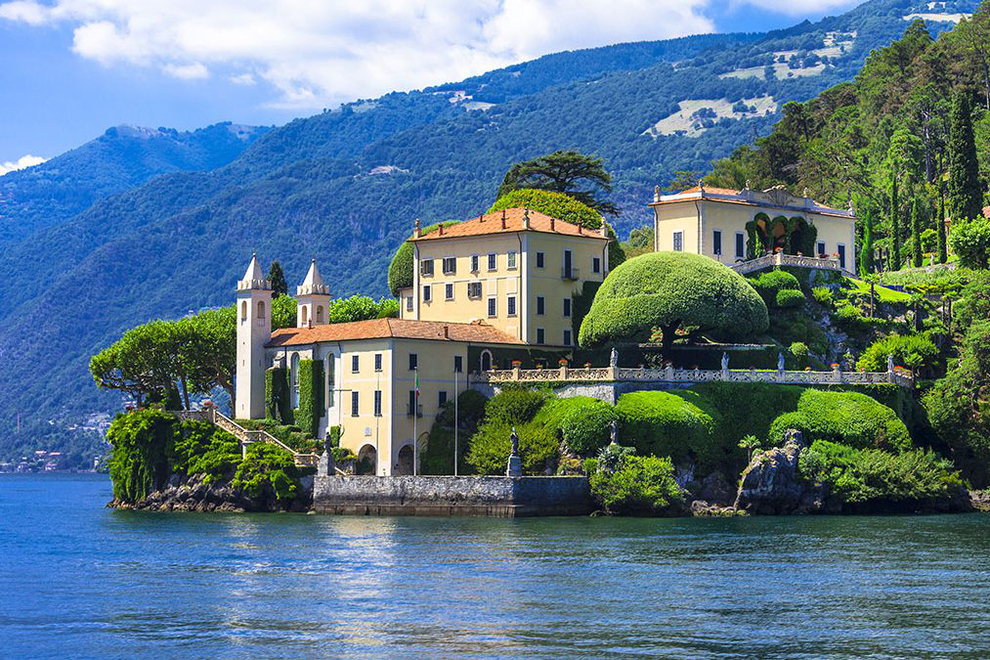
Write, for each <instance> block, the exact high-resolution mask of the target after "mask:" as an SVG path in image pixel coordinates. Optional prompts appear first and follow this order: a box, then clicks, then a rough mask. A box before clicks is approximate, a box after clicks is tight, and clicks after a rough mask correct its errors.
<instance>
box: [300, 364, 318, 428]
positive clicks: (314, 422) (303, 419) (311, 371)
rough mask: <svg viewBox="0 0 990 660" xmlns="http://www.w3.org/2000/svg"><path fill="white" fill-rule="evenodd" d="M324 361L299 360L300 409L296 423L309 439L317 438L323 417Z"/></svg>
mask: <svg viewBox="0 0 990 660" xmlns="http://www.w3.org/2000/svg"><path fill="white" fill-rule="evenodd" d="M323 383H324V380H323V361H322V360H299V407H298V408H296V410H295V422H296V424H297V425H298V426H299V428H300V429H302V432H303V433H304V434H305V437H307V438H315V437H316V433H317V430H318V429H319V426H320V419H321V418H322V417H323V411H324V405H323Z"/></svg>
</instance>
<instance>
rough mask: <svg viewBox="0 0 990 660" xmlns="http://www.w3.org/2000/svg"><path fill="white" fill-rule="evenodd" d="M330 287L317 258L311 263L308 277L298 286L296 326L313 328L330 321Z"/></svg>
mask: <svg viewBox="0 0 990 660" xmlns="http://www.w3.org/2000/svg"><path fill="white" fill-rule="evenodd" d="M329 313H330V287H328V286H327V285H326V284H324V283H323V277H322V276H321V275H320V269H319V268H317V267H316V259H313V262H312V263H311V264H310V265H309V272H308V273H306V279H305V280H303V283H302V284H300V285H299V286H297V287H296V327H299V328H311V327H313V326H314V325H326V324H327V323H329V322H330V320H329V318H328V316H329Z"/></svg>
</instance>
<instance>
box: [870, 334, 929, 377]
mask: <svg viewBox="0 0 990 660" xmlns="http://www.w3.org/2000/svg"><path fill="white" fill-rule="evenodd" d="M889 356H893V357H894V364H895V365H897V366H899V367H907V368H908V369H912V370H914V371H919V370H921V369H928V370H931V369H934V368H935V367H936V366H937V365H938V348H936V347H935V344H933V343H932V341H931V340H930V339H928V338H926V337H922V336H920V335H907V336H904V335H889V336H887V337H883V338H881V339H878V340H877V341H875V342H873V344H871V345H870V347H869V348H867V349H866V350H865V351H863V354H862V355H861V356H860V358H859V360H857V361H856V368H857V369H859V370H860V371H887V358H888V357H889Z"/></svg>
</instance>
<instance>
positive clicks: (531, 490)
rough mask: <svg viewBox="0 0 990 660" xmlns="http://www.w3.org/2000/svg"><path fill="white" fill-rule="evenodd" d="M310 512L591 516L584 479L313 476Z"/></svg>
mask: <svg viewBox="0 0 990 660" xmlns="http://www.w3.org/2000/svg"><path fill="white" fill-rule="evenodd" d="M313 510H314V511H315V512H317V513H328V514H352V515H353V514H358V515H411V516H495V517H501V518H515V517H521V516H555V515H556V516H574V515H586V514H588V513H590V512H591V510H592V507H591V493H590V490H589V487H588V480H587V478H585V477H516V478H510V477H411V476H394V477H374V476H340V475H337V476H317V477H316V481H315V483H314V487H313Z"/></svg>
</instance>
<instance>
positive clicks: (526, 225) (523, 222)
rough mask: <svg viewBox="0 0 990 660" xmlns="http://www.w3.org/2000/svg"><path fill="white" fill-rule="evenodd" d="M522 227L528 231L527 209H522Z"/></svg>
mask: <svg viewBox="0 0 990 660" xmlns="http://www.w3.org/2000/svg"><path fill="white" fill-rule="evenodd" d="M522 226H523V229H529V207H526V208H524V209H523V220H522Z"/></svg>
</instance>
